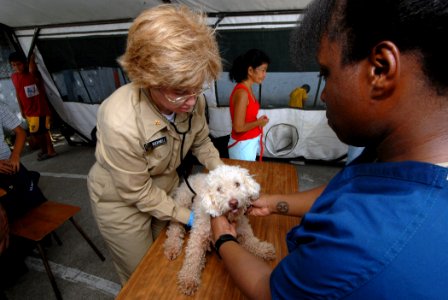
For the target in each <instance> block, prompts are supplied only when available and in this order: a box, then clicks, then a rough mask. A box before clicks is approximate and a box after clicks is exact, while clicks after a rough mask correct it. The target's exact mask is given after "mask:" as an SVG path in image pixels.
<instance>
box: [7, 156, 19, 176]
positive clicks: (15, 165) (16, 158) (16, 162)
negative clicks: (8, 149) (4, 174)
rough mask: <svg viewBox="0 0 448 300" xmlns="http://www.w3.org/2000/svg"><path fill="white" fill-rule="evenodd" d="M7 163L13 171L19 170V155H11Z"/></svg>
mask: <svg viewBox="0 0 448 300" xmlns="http://www.w3.org/2000/svg"><path fill="white" fill-rule="evenodd" d="M9 164H10V165H11V167H12V169H13V173H17V172H19V169H20V156H16V155H11V157H10V158H9Z"/></svg>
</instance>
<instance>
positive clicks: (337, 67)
mask: <svg viewBox="0 0 448 300" xmlns="http://www.w3.org/2000/svg"><path fill="white" fill-rule="evenodd" d="M446 36H448V1H440V0H364V1H358V0H315V1H313V2H312V3H311V4H310V6H309V7H308V9H307V10H306V13H305V16H304V18H303V19H302V20H301V25H300V27H298V29H297V32H296V34H295V35H294V37H293V41H294V42H293V44H294V45H293V47H294V50H295V53H296V57H297V58H298V59H305V58H306V55H307V54H310V51H312V50H313V49H316V50H317V51H316V55H317V61H318V64H319V66H320V74H321V76H323V78H324V79H325V88H324V90H323V92H322V96H321V98H322V101H323V102H325V104H326V107H327V117H328V123H329V125H330V126H331V128H332V129H333V130H334V131H335V133H336V134H337V136H338V137H339V139H340V140H341V141H343V142H345V143H347V144H349V145H354V146H358V147H365V148H366V149H365V151H363V153H362V154H361V156H359V157H357V158H356V159H355V160H354V161H353V162H351V163H350V164H349V165H347V166H346V167H344V169H342V170H341V172H340V173H339V174H337V175H336V176H335V177H334V178H333V179H332V180H331V181H330V182H329V183H328V184H327V185H326V186H323V187H320V188H316V189H314V190H310V191H306V192H301V193H297V194H293V195H262V196H261V197H260V199H258V200H257V201H255V202H254V203H253V206H252V208H251V209H250V210H249V211H250V214H251V215H254V216H267V215H269V214H285V215H295V216H299V217H302V219H301V222H300V224H299V225H298V226H296V227H294V228H292V229H291V230H290V232H289V233H288V235H287V240H286V243H287V245H288V249H289V254H288V255H287V256H286V257H284V258H283V259H282V261H281V262H280V263H279V264H278V265H277V266H276V267H275V268H274V269H272V268H271V267H270V266H269V265H268V264H267V263H265V262H263V261H261V260H259V259H257V258H256V257H254V256H253V255H251V254H250V253H249V252H248V251H246V250H245V249H243V248H242V247H241V246H240V245H239V244H238V242H236V241H235V240H234V239H232V238H229V236H228V235H229V234H230V235H231V236H234V237H235V236H236V228H235V225H234V224H230V223H229V222H228V221H227V219H226V218H225V217H217V218H212V220H211V221H212V229H213V240H214V241H215V246H217V248H218V249H217V251H218V252H219V254H220V256H221V257H222V262H223V264H225V266H226V268H227V270H228V272H229V273H230V275H231V276H232V278H233V280H234V282H235V284H237V285H238V286H239V288H240V289H241V291H242V292H243V293H244V294H245V295H246V296H247V297H248V298H250V299H271V298H272V299H444V298H446V295H447V291H448V290H447V286H448V276H447V275H446V272H447V270H448V258H447V257H448V256H447V255H446V251H447V250H446V249H448V234H447V228H448V168H447V167H448V129H447V128H448V117H447V115H448V76H446V66H448V55H446V53H448V46H447V44H446V43H441V42H440V41H441V39H443V37H446ZM267 230H275V229H274V228H269V229H267Z"/></svg>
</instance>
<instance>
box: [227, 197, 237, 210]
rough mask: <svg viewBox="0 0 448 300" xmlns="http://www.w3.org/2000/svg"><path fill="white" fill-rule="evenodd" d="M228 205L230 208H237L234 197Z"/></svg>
mask: <svg viewBox="0 0 448 300" xmlns="http://www.w3.org/2000/svg"><path fill="white" fill-rule="evenodd" d="M229 206H230V208H231V209H237V208H238V200H236V199H232V200H230V201H229Z"/></svg>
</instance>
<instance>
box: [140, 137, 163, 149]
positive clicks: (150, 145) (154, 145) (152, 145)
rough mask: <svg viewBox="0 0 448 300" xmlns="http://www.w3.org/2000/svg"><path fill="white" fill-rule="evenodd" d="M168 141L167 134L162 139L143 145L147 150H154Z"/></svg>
mask: <svg viewBox="0 0 448 300" xmlns="http://www.w3.org/2000/svg"><path fill="white" fill-rule="evenodd" d="M166 143H167V139H166V136H164V137H161V138H160V139H157V140H154V141H151V142H148V143H146V144H145V145H144V146H143V147H145V150H146V151H148V150H153V149H155V148H157V147H159V146H162V145H165V144H166Z"/></svg>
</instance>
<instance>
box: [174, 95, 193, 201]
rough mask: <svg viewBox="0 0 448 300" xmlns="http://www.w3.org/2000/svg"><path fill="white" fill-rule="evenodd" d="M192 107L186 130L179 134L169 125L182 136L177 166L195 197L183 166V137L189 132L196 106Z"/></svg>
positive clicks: (175, 127)
mask: <svg viewBox="0 0 448 300" xmlns="http://www.w3.org/2000/svg"><path fill="white" fill-rule="evenodd" d="M194 106H195V107H194V108H193V111H192V112H191V113H189V114H190V116H189V117H188V128H187V130H185V131H184V132H181V131H180V130H179V129H178V128H177V126H176V123H175V122H170V123H171V125H173V127H174V130H175V131H176V133H177V134H179V135H182V138H181V143H180V166H179V167H180V172H181V174H182V176H183V177H184V180H185V183H186V184H187V186H188V188H189V189H190V191H191V192H192V193H193V195H194V196H196V192H195V191H194V190H193V188H192V187H191V185H190V183H189V182H188V175H187V170H186V169H185V166H184V142H185V136H186V135H187V133H188V132H190V130H191V119H193V112H194V110H195V109H196V104H195V105H194ZM176 116H177V115H176ZM176 116H175V117H174V120H176ZM194 196H193V197H194Z"/></svg>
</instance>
